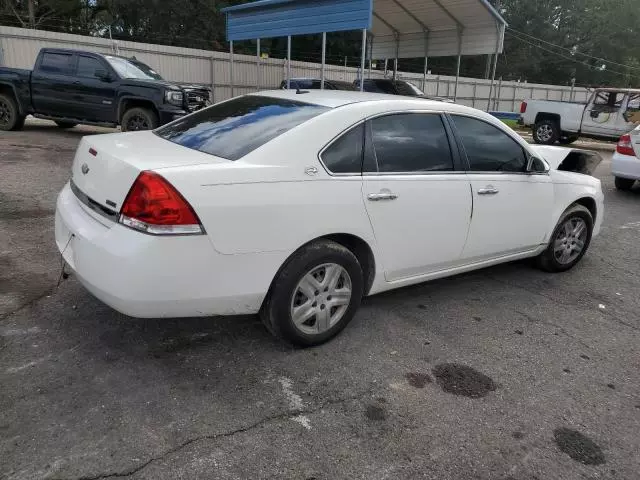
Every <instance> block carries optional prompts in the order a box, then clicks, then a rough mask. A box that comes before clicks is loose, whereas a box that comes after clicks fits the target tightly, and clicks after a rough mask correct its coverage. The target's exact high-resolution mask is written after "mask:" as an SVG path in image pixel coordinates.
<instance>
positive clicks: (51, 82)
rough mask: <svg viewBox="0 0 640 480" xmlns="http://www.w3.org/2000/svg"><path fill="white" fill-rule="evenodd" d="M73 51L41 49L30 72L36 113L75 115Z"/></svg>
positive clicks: (54, 115) (63, 115) (62, 115)
mask: <svg viewBox="0 0 640 480" xmlns="http://www.w3.org/2000/svg"><path fill="white" fill-rule="evenodd" d="M74 61H75V57H74V54H73V53H71V52H64V51H45V52H42V55H40V57H39V59H38V63H37V64H36V65H35V68H34V71H33V73H32V75H31V98H32V101H33V106H34V108H35V110H36V112H37V113H40V114H42V115H48V116H52V117H72V116H73V100H72V95H73V93H72V88H73V82H74V81H75V78H74V77H73V65H74Z"/></svg>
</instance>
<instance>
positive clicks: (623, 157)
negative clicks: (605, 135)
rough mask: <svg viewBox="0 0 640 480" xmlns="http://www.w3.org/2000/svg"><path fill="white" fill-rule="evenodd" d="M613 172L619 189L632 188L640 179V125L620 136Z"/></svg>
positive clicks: (613, 161) (612, 161)
mask: <svg viewBox="0 0 640 480" xmlns="http://www.w3.org/2000/svg"><path fill="white" fill-rule="evenodd" d="M611 173H612V174H613V176H614V177H615V183H616V188H617V189H618V190H630V189H631V187H633V184H634V183H635V182H636V180H640V126H638V127H636V128H635V130H633V131H632V132H631V133H628V134H626V135H623V136H621V137H620V140H619V141H618V145H616V151H615V153H614V154H613V158H612V159H611Z"/></svg>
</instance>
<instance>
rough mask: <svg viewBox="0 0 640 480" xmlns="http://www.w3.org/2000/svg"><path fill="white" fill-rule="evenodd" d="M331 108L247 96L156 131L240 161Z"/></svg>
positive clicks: (211, 152)
mask: <svg viewBox="0 0 640 480" xmlns="http://www.w3.org/2000/svg"><path fill="white" fill-rule="evenodd" d="M327 110H329V108H327V107H323V106H320V105H312V104H309V103H304V102H298V101H294V100H287V99H283V98H271V97H263V96H259V95H246V96H244V97H239V98H235V99H233V100H229V101H227V102H222V103H218V104H216V105H213V106H211V107H209V108H206V109H204V110H200V111H198V112H196V113H194V114H192V115H189V116H187V117H184V118H182V119H180V120H176V121H175V122H173V123H170V124H168V125H166V126H164V127H162V128H159V129H157V130H156V131H155V133H156V135H158V136H160V137H162V138H164V139H166V140H169V141H171V142H173V143H177V144H178V145H182V146H183V147H187V148H191V149H193V150H198V151H200V152H204V153H208V154H210V155H215V156H217V157H222V158H226V159H228V160H238V159H239V158H241V157H244V156H245V155H246V154H248V153H250V152H252V151H253V150H255V149H256V148H258V147H260V146H262V145H264V144H265V143H267V142H269V141H270V140H273V139H274V138H276V137H277V136H279V135H282V134H283V133H285V132H287V131H289V130H291V129H292V128H294V127H296V126H298V125H300V124H301V123H304V122H306V121H307V120H310V119H311V118H313V117H315V116H317V115H320V114H321V113H323V112H326V111H327Z"/></svg>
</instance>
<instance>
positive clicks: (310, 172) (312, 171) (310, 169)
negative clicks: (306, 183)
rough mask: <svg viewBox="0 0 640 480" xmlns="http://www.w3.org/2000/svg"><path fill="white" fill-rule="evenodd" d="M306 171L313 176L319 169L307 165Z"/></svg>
mask: <svg viewBox="0 0 640 480" xmlns="http://www.w3.org/2000/svg"><path fill="white" fill-rule="evenodd" d="M304 173H306V174H307V175H311V176H313V175H315V174H316V173H318V169H317V168H316V167H307V168H305V169H304Z"/></svg>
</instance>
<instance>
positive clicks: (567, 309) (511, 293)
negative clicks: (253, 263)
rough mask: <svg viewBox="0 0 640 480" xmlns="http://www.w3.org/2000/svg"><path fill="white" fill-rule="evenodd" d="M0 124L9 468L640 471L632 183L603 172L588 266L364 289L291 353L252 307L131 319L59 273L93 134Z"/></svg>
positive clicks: (1, 358) (128, 473)
mask: <svg viewBox="0 0 640 480" xmlns="http://www.w3.org/2000/svg"><path fill="white" fill-rule="evenodd" d="M103 131H105V130H100V129H94V128H88V127H77V128H74V129H73V130H71V131H67V132H65V131H60V130H59V129H57V128H55V127H53V126H51V125H49V124H47V123H42V122H40V123H37V124H34V123H30V124H28V125H27V127H26V128H25V130H24V131H23V132H11V133H4V132H3V133H2V134H0V478H1V479H6V480H9V479H11V480H15V479H102V478H112V477H114V478H118V477H131V478H134V479H154V480H156V479H160V480H161V479H174V478H184V479H209V478H211V479H214V478H215V479H244V478H260V479H262V478H274V479H276V478H278V479H280V478H287V479H289V478H291V479H301V480H311V479H316V480H319V479H352V478H362V479H386V478H389V479H414V478H426V479H438V480H443V479H452V480H453V479H455V480H465V479H505V480H506V479H510V480H534V479H538V480H547V479H629V480H635V479H637V478H638V472H640V455H639V453H638V452H640V433H639V432H640V375H639V373H640V371H639V370H640V354H639V347H638V345H640V334H639V328H640V314H639V313H638V312H640V308H639V307H640V297H639V294H638V292H639V291H640V278H639V276H638V268H637V267H638V262H639V261H640V250H639V249H638V236H639V235H640V209H639V208H638V204H639V203H640V189H638V188H636V189H635V190H634V191H632V192H627V193H621V192H617V191H616V190H615V189H614V188H613V185H612V183H613V179H612V177H611V176H610V175H609V170H610V154H608V153H603V155H605V157H606V158H605V162H603V164H602V165H601V167H600V168H599V170H598V172H597V176H598V177H599V178H601V179H602V180H603V185H604V189H605V195H606V218H605V222H604V227H603V230H602V233H601V235H600V236H599V237H598V238H597V239H595V240H594V242H593V244H592V246H591V249H590V251H589V253H588V254H587V255H586V257H585V258H584V260H583V261H582V263H581V264H580V265H579V266H578V267H576V268H575V269H574V270H572V271H571V272H568V273H566V274H561V275H549V274H545V273H542V272H539V271H537V270H535V269H533V268H531V267H530V266H529V265H528V263H526V262H519V263H513V264H507V265H502V266H498V267H494V268H490V269H486V270H482V271H478V272H474V273H471V274H467V275H462V276H457V277H453V278H449V279H445V280H440V281H435V282H431V283H426V284H422V285H418V286H414V287H409V288H405V289H401V290H397V291H394V292H389V293H386V294H382V295H378V296H374V297H371V298H368V299H366V300H365V302H364V305H363V307H362V309H361V310H360V312H359V313H358V315H357V316H356V318H355V319H354V321H353V322H352V323H351V324H350V325H349V326H348V327H347V329H346V330H345V331H344V332H343V333H342V334H341V335H340V336H339V337H338V338H336V339H335V340H334V341H332V342H330V343H328V344H326V345H324V346H321V347H317V348H313V349H308V350H300V349H292V348H290V347H287V346H285V345H283V344H280V343H278V342H277V341H275V340H274V339H272V338H271V337H270V336H269V334H268V333H267V332H266V331H265V330H264V329H263V328H262V326H261V324H260V323H259V322H258V321H257V320H256V318H254V317H237V318H217V319H184V320H135V319H130V318H126V317H124V316H122V315H120V314H118V313H116V312H114V311H113V310H111V309H110V308H109V307H106V306H105V305H103V304H101V303H100V302H99V301H97V300H95V299H94V298H92V297H91V296H90V295H89V294H88V293H87V292H86V291H85V290H84V289H83V288H82V287H81V286H80V285H79V284H78V283H77V282H76V281H75V280H74V279H73V277H71V278H70V279H69V280H67V281H64V282H62V283H61V284H60V286H59V287H57V288H56V283H57V281H58V277H59V274H60V259H59V255H57V252H56V249H55V245H54V241H53V217H52V215H53V211H54V205H55V197H56V194H57V192H58V191H59V190H60V188H61V187H62V185H63V184H64V182H65V181H66V180H67V178H68V176H69V167H70V164H71V160H72V156H73V151H74V148H75V146H76V144H77V142H78V141H79V139H80V137H81V136H82V135H85V134H89V133H100V132H103Z"/></svg>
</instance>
